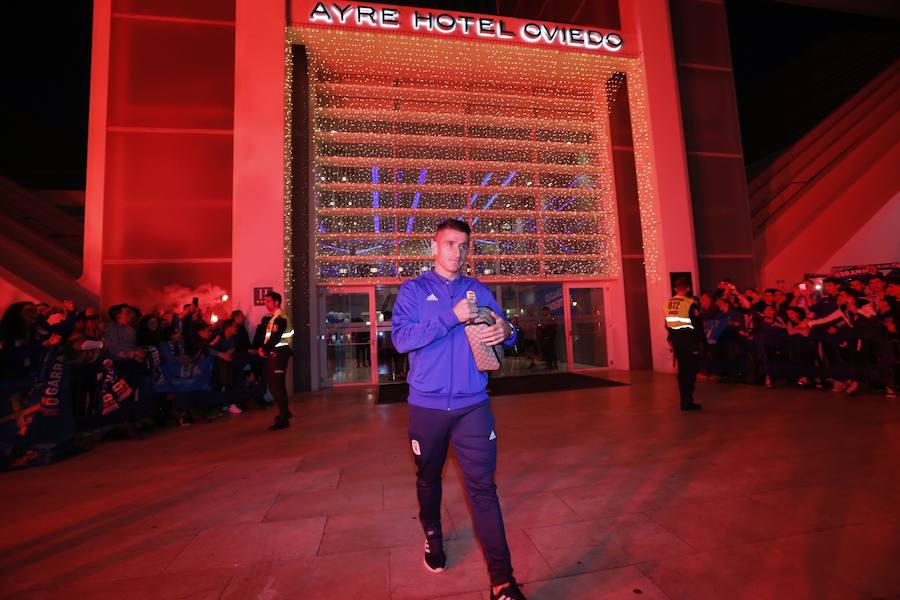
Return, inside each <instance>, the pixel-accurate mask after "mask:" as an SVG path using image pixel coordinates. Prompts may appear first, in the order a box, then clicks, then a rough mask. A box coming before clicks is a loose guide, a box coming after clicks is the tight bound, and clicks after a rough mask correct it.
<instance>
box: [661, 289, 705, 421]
mask: <svg viewBox="0 0 900 600" xmlns="http://www.w3.org/2000/svg"><path fill="white" fill-rule="evenodd" d="M690 291H691V286H690V285H689V284H688V282H687V280H686V279H684V278H679V279H677V280H675V295H674V296H673V297H672V298H669V299H668V300H667V301H666V305H665V307H664V311H665V315H666V329H667V330H668V332H669V337H668V339H669V345H670V346H671V348H672V351H673V352H674V353H675V360H676V361H677V362H678V392H679V394H680V395H681V410H685V411H689V410H701V409H702V408H703V407H702V406H701V405H699V404H697V403H696V402H694V387H695V385H696V383H697V371H699V370H700V349H701V344H702V337H701V336H702V335H703V325H702V324H701V323H700V319H699V316H698V315H699V306H698V305H697V303H696V302H694V299H693V298H691V297H690V296H689V295H688V294H689V293H690Z"/></svg>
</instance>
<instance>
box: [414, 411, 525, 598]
mask: <svg viewBox="0 0 900 600" xmlns="http://www.w3.org/2000/svg"><path fill="white" fill-rule="evenodd" d="M409 440H410V445H411V447H412V452H413V457H414V459H415V462H416V467H417V468H418V471H417V480H416V490H417V492H418V496H419V520H420V521H421V522H422V528H423V529H424V530H425V536H426V537H427V538H428V541H429V545H431V546H432V547H434V545H435V544H441V543H442V541H443V532H442V530H441V472H442V471H443V469H444V462H445V461H446V460H447V451H448V448H449V446H450V444H453V451H454V452H455V453H456V459H457V461H458V463H459V467H460V470H461V471H462V475H463V481H464V483H465V486H466V493H467V494H468V496H469V503H470V504H471V507H472V524H473V525H474V528H475V536H476V537H477V538H478V542H479V543H480V544H481V551H482V552H483V553H484V559H485V561H486V562H487V566H488V573H489V574H490V578H491V585H495V586H496V585H502V584H504V583H506V582H508V581H511V580H512V564H511V561H510V557H509V546H508V545H507V542H506V531H505V529H504V527H503V515H502V514H501V512H500V501H499V500H498V499H497V486H496V485H495V484H494V471H495V469H496V468H497V435H496V432H495V425H494V415H493V413H492V412H491V407H490V403H489V402H488V401H485V402H482V403H480V404H476V405H474V406H468V407H466V408H460V409H457V410H449V411H448V410H439V409H432V408H422V407H420V406H414V405H409Z"/></svg>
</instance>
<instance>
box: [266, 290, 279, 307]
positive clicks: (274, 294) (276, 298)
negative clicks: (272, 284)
mask: <svg viewBox="0 0 900 600" xmlns="http://www.w3.org/2000/svg"><path fill="white" fill-rule="evenodd" d="M266 298H271V299H272V300H273V301H275V302H277V303H278V306H281V294H279V293H278V292H269V293H268V294H266Z"/></svg>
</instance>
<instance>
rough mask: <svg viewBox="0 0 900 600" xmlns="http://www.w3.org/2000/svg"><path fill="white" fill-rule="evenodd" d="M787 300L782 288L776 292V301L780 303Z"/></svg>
mask: <svg viewBox="0 0 900 600" xmlns="http://www.w3.org/2000/svg"><path fill="white" fill-rule="evenodd" d="M785 300H787V298H786V297H785V295H784V292H782V291H781V290H778V291H777V292H775V302H777V303H778V304H784V301H785Z"/></svg>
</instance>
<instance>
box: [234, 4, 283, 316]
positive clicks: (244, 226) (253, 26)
mask: <svg viewBox="0 0 900 600" xmlns="http://www.w3.org/2000/svg"><path fill="white" fill-rule="evenodd" d="M284 27H285V9H284V2H283V0H237V1H236V7H235V44H234V45H235V48H234V53H235V56H234V88H235V89H234V187H233V190H234V192H233V193H234V195H233V209H232V217H233V220H234V222H233V224H232V275H231V281H232V288H233V290H232V291H233V303H234V307H235V308H238V309H241V310H243V311H244V312H245V313H246V314H247V315H248V320H249V322H250V323H251V325H255V324H256V323H258V322H259V320H260V318H261V317H262V315H263V313H264V309H263V307H261V306H254V305H253V288H255V287H272V288H274V289H275V291H277V292H279V293H281V294H282V295H284V260H285V252H284V195H283V194H284V44H285V41H284V39H285V36H284ZM285 300H287V298H285Z"/></svg>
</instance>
